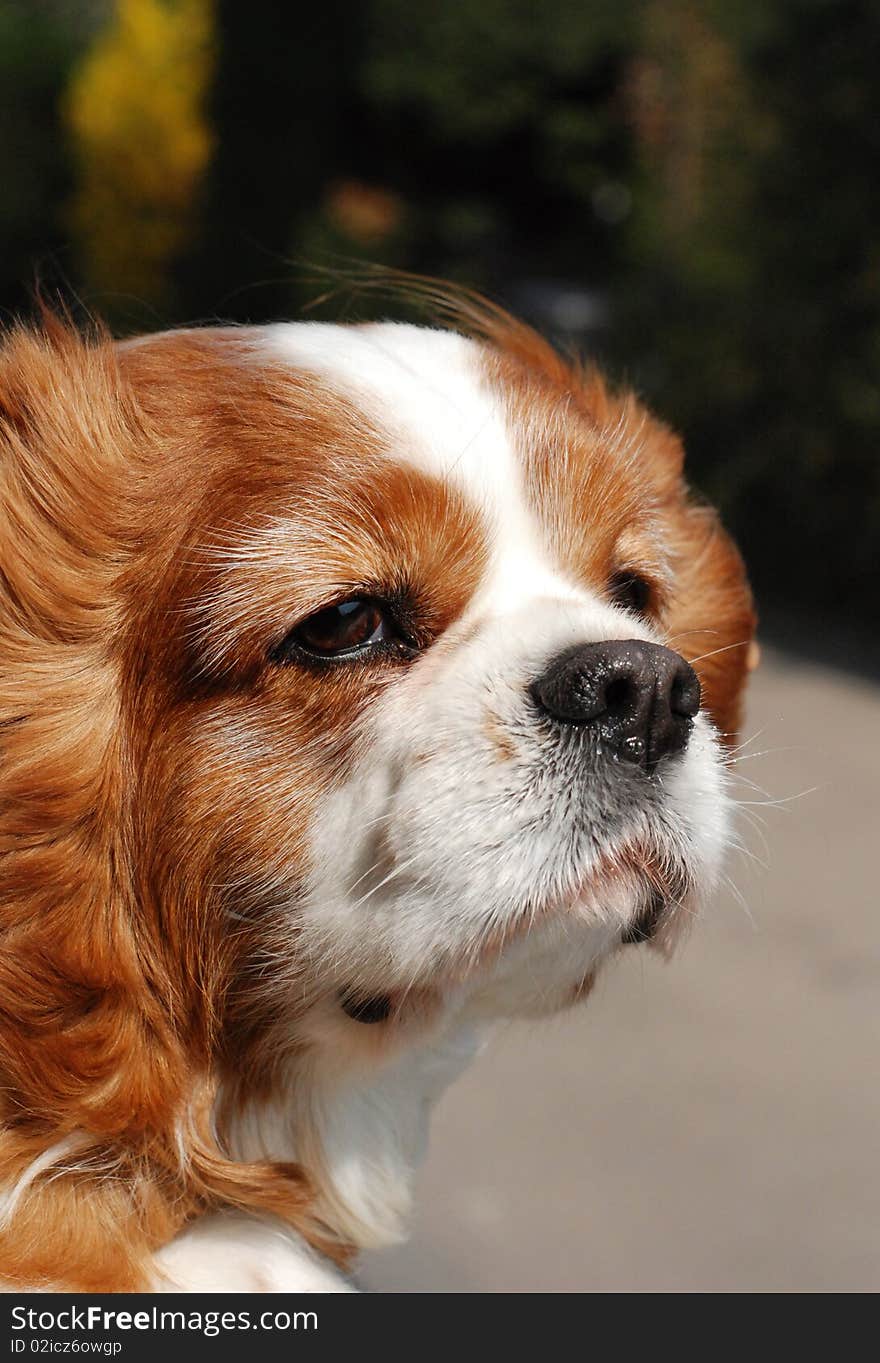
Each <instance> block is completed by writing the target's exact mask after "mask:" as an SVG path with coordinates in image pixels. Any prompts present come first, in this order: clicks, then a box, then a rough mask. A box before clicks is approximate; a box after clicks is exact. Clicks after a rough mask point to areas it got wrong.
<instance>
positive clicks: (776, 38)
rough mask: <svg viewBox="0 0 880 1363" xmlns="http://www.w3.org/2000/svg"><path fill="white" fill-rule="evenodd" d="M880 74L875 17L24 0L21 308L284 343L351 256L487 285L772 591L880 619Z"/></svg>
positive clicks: (854, 1) (13, 300)
mask: <svg viewBox="0 0 880 1363" xmlns="http://www.w3.org/2000/svg"><path fill="white" fill-rule="evenodd" d="M157 39H158V41H157ZM878 53H880V6H878V5H877V4H876V3H874V0H738V2H737V4H736V5H731V4H729V3H724V2H723V0H581V3H579V4H573V3H571V0H542V3H541V5H535V4H534V3H533V0H419V3H418V4H413V3H412V0H362V2H361V3H355V4H352V3H351V2H350V0H325V3H324V4H323V5H322V6H321V7H320V9H319V10H316V11H315V12H313V13H310V14H309V13H304V12H303V11H302V9H301V7H299V6H292V5H280V4H278V3H277V0H248V3H246V4H245V3H242V0H92V3H86V0H80V3H74V0H69V3H68V2H65V0H0V175H2V183H3V185H4V193H3V195H2V196H0V246H2V251H0V302H2V303H3V305H4V306H5V307H6V308H7V309H17V308H21V307H22V306H24V305H25V304H26V298H27V290H28V287H29V286H30V285H31V284H32V282H33V277H34V272H35V269H38V270H39V272H40V273H41V274H42V275H43V276H45V275H46V274H47V273H48V274H49V275H50V276H51V274H52V272H53V269H54V272H55V274H56V276H59V277H61V278H63V279H64V281H65V282H66V284H67V286H68V287H69V288H71V289H73V290H74V291H76V292H78V293H79V294H80V295H81V296H82V297H83V298H84V299H85V301H86V302H87V304H88V305H89V306H90V307H92V308H94V309H95V310H96V311H98V312H103V313H104V314H105V315H108V316H109V318H110V320H111V321H112V322H113V323H114V324H115V325H116V326H118V327H119V328H120V329H123V330H131V329H134V328H136V327H138V326H144V325H147V326H154V325H157V324H163V325H164V324H169V323H173V322H176V321H179V320H186V319H196V318H199V319H200V318H208V317H212V316H215V315H220V316H224V317H229V318H234V319H243V318H249V319H255V320H259V319H261V318H264V317H268V316H277V315H281V314H285V313H287V314H290V313H293V312H296V311H297V310H298V308H299V307H300V306H301V304H302V303H303V302H305V301H306V300H307V298H308V296H309V294H310V293H311V294H314V293H315V292H318V291H320V290H319V288H317V287H316V286H315V285H314V284H308V283H307V282H304V276H308V274H309V270H308V268H307V267H306V268H304V267H303V262H308V261H311V260H315V259H318V260H326V259H327V258H328V256H332V255H333V253H339V254H341V255H344V256H347V257H356V258H364V259H370V260H374V261H379V262H384V263H388V264H394V265H398V266H401V267H404V268H409V269H416V270H422V271H426V272H431V273H436V274H445V275H449V276H451V277H453V278H456V279H460V280H463V281H466V282H468V283H471V284H474V285H476V286H478V287H482V288H484V289H486V290H488V291H490V292H491V293H493V294H494V295H495V296H497V297H499V298H500V299H501V300H502V301H505V300H506V301H509V302H510V303H511V304H512V305H513V306H515V307H517V308H520V309H523V308H525V310H526V311H527V312H531V313H532V314H533V316H534V318H535V320H537V321H538V322H539V323H540V324H541V325H543V326H544V327H545V328H546V329H549V330H550V331H551V332H553V333H554V334H555V335H556V336H557V338H558V339H559V340H560V341H561V342H563V343H569V342H570V343H574V344H577V345H579V346H580V347H581V348H588V349H591V350H595V351H597V352H598V353H599V354H600V356H601V357H602V359H603V360H604V361H605V362H606V364H608V365H609V366H610V367H611V368H612V371H613V372H615V373H616V374H617V375H618V376H619V377H621V378H624V379H626V380H627V381H630V382H633V383H635V384H636V385H637V386H638V387H639V388H640V389H641V390H642V391H643V392H644V393H645V394H646V396H648V397H649V398H650V399H651V401H652V402H653V403H654V404H655V406H656V407H657V408H658V410H659V411H660V412H661V413H662V414H663V415H665V416H666V417H667V418H668V419H669V420H670V421H672V422H673V423H674V424H676V425H678V426H679V427H680V428H681V429H682V430H683V432H684V434H685V436H686V438H687V441H688V446H689V450H690V457H691V469H692V472H693V476H694V478H695V480H696V482H697V483H698V484H699V485H700V486H701V487H703V488H704V489H705V490H706V491H707V492H709V493H711V494H712V495H713V496H716V497H718V498H719V499H720V500H721V502H722V504H723V506H724V508H725V511H726V514H727V517H728V520H729V521H730V522H731V523H732V525H733V527H734V529H735V530H736V531H737V533H738V534H739V535H740V537H741V538H742V540H743V542H744V544H745V547H746V551H747V555H748V557H749V560H750V563H751V566H752V569H753V572H754V575H755V578H756V580H757V583H758V586H759V590H760V592H761V593H762V594H763V595H764V596H765V597H766V598H767V599H770V600H772V599H776V600H778V601H781V602H786V603H790V604H793V605H807V606H810V605H812V606H816V605H820V606H822V607H823V608H825V609H833V610H834V611H843V612H845V613H850V614H851V615H852V616H853V617H855V616H856V615H857V614H858V613H860V612H861V613H862V614H864V612H865V611H866V610H867V609H868V608H870V607H873V602H874V599H875V594H876V591H877V587H878V585H880V584H878V581H877V578H878V559H880V456H878V445H880V237H878V232H877V226H876V224H877V222H878V220H880V176H878V169H880V81H878V79H877V74H876V73H877V58H878ZM212 73H213V75H212ZM50 262H51V265H50ZM351 306H353V307H354V310H355V312H357V311H358V310H364V308H365V304H364V303H363V301H360V302H357V303H355V304H354V305H351ZM603 319H604V320H603Z"/></svg>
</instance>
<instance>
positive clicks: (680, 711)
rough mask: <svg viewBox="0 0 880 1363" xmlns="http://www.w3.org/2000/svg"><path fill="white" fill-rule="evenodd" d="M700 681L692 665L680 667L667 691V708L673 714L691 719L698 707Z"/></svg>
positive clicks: (700, 697)
mask: <svg viewBox="0 0 880 1363" xmlns="http://www.w3.org/2000/svg"><path fill="white" fill-rule="evenodd" d="M701 700H702V694H701V691H700V681H699V678H698V677H697V674H696V672H695V671H694V670H693V668H692V667H690V666H688V665H687V664H685V666H684V667H680V668H679V669H678V671H677V673H676V675H675V680H674V681H673V683H672V689H671V690H670V693H669V708H670V710H671V711H672V713H673V714H674V715H680V716H682V717H683V718H684V719H693V718H694V717H695V716H696V714H697V713H698V711H699V709H700V702H701Z"/></svg>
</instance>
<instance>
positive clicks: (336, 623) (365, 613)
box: [269, 596, 418, 668]
mask: <svg viewBox="0 0 880 1363" xmlns="http://www.w3.org/2000/svg"><path fill="white" fill-rule="evenodd" d="M346 608H348V609H347V610H346ZM322 617H323V622H322ZM361 619H363V626H364V630H365V631H366V632H365V634H364V637H363V638H355V642H354V643H352V644H350V645H347V644H346V643H345V640H344V634H345V630H344V626H345V624H346V622H347V621H348V622H350V623H351V624H353V625H354V629H355V634H356V632H357V626H358V622H359V621H360V620H361ZM322 623H323V625H324V630H325V637H326V640H327V645H328V646H327V647H322V646H321V645H320V644H315V643H314V638H313V639H312V640H311V641H310V640H309V638H308V634H307V632H308V630H309V627H310V626H311V627H312V634H313V636H314V634H315V630H317V634H318V636H320V634H321V626H322ZM334 627H337V632H338V634H339V636H340V640H341V646H340V647H333V646H332V645H333V633H334ZM417 652H418V645H417V644H416V643H415V642H414V641H413V640H412V639H411V638H410V637H408V635H407V633H406V631H405V629H404V627H403V626H402V624H401V620H400V612H399V610H397V609H396V608H395V606H394V605H393V604H392V603H391V602H389V601H387V600H383V599H380V598H376V597H369V596H363V597H349V598H347V599H346V600H344V601H339V602H335V603H333V604H331V605H329V606H324V607H322V608H321V610H318V611H314V612H313V613H312V614H311V615H309V616H307V617H306V618H305V619H304V620H301V621H300V622H299V624H297V625H295V626H294V628H293V629H292V630H290V631H289V633H288V634H287V635H286V636H285V637H284V639H282V640H281V642H280V643H279V644H276V645H275V647H274V648H273V649H272V650H271V651H270V654H269V657H270V660H271V661H272V662H275V663H282V664H284V663H293V662H296V663H300V664H302V665H304V666H309V667H318V668H325V667H337V666H343V665H347V666H350V665H352V664H355V663H357V664H363V663H365V662H366V661H368V660H370V659H375V658H377V657H383V658H387V659H394V658H397V659H402V658H407V659H408V658H411V657H413V656H415V654H416V653H417Z"/></svg>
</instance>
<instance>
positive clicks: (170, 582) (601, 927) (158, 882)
mask: <svg viewBox="0 0 880 1363" xmlns="http://www.w3.org/2000/svg"><path fill="white" fill-rule="evenodd" d="M471 323H472V327H471V330H472V333H475V334H472V335H471V336H470V337H466V336H465V335H463V334H459V333H457V332H449V331H438V330H427V329H416V328H413V327H409V326H402V325H394V324H381V325H370V326H359V327H344V328H343V327H335V326H325V325H321V324H297V325H280V326H276V327H269V328H264V329H249V330H242V331H235V330H228V331H223V330H213V331H203V332H182V333H177V334H165V335H161V336H157V337H152V338H144V339H141V340H138V341H136V342H129V343H126V344H125V345H123V346H121V347H118V348H115V349H114V348H113V347H112V346H110V345H109V344H108V343H106V342H101V343H97V344H93V343H88V342H86V343H84V342H82V341H81V340H79V339H77V338H75V337H73V336H71V335H70V334H67V333H62V332H59V333H58V334H55V335H53V336H49V337H34V336H27V335H19V336H17V337H15V338H14V339H13V340H12V341H11V342H10V343H9V345H8V347H7V351H6V357H5V360H4V361H3V365H4V368H3V374H2V392H0V410H2V413H3V429H4V436H5V442H6V452H5V454H4V456H3V465H2V475H3V477H4V479H5V490H4V500H5V515H6V519H7V531H6V534H5V540H4V544H3V550H2V553H3V558H2V562H0V570H2V579H0V581H2V587H0V591H2V598H3V616H4V618H3V620H2V622H0V725H2V729H0V744H2V749H3V769H2V774H0V785H2V791H3V806H4V809H3V815H2V823H0V838H2V852H3V859H2V862H0V893H2V907H0V914H2V919H0V922H2V928H3V931H4V934H5V938H4V954H3V959H2V965H0V975H2V978H0V1016H2V1018H3V1019H4V1025H3V1028H2V1029H0V1032H2V1040H0V1046H2V1070H3V1075H2V1078H3V1087H4V1098H3V1102H4V1103H5V1104H6V1109H5V1123H6V1130H7V1138H6V1155H5V1160H6V1166H7V1167H8V1170H9V1171H10V1176H14V1175H15V1171H16V1170H21V1169H22V1168H25V1167H28V1166H26V1163H23V1161H24V1160H25V1153H29V1154H30V1155H31V1156H33V1151H34V1150H35V1149H36V1148H38V1147H39V1148H43V1149H45V1148H46V1147H47V1145H48V1144H49V1143H50V1142H49V1139H48V1138H49V1136H51V1137H52V1140H53V1141H58V1140H61V1141H62V1142H65V1141H66V1142H68V1143H70V1142H72V1143H73V1144H72V1145H70V1149H74V1148H80V1147H79V1146H77V1143H78V1142H79V1143H81V1145H82V1148H85V1149H86V1150H87V1151H91V1152H92V1153H91V1155H90V1156H89V1157H90V1158H93V1159H94V1158H96V1156H95V1154H94V1151H95V1150H96V1149H97V1148H98V1147H99V1146H100V1148H101V1149H102V1150H104V1151H105V1156H106V1150H107V1149H108V1148H109V1146H110V1145H112V1147H113V1150H114V1152H115V1155H114V1157H115V1158H119V1151H120V1150H121V1149H125V1150H127V1151H129V1152H136V1157H137V1159H138V1160H140V1161H141V1166H142V1167H146V1163H149V1165H150V1168H151V1170H152V1171H153V1172H152V1174H151V1178H152V1184H151V1186H153V1187H154V1188H155V1187H156V1186H157V1176H156V1172H155V1171H156V1166H157V1164H160V1165H162V1169H163V1172H162V1176H161V1179H159V1180H158V1182H159V1183H162V1180H164V1184H163V1190H162V1191H161V1192H155V1195H154V1201H155V1203H156V1206H157V1207H158V1208H161V1210H156V1211H154V1212H153V1213H151V1215H152V1217H153V1221H150V1217H149V1216H146V1215H144V1216H142V1218H141V1220H142V1223H143V1225H144V1226H145V1227H146V1229H145V1230H144V1235H145V1237H146V1239H147V1240H149V1239H150V1238H152V1239H154V1240H155V1239H156V1238H161V1236H162V1235H163V1234H164V1233H165V1231H164V1230H163V1229H162V1226H163V1225H164V1223H163V1221H162V1218H163V1217H167V1216H168V1215H169V1213H168V1195H167V1188H165V1184H168V1183H169V1182H170V1184H172V1185H173V1186H174V1187H175V1188H176V1189H177V1191H176V1193H175V1196H177V1198H178V1202H179V1203H180V1204H181V1205H183V1203H182V1201H181V1194H180V1185H181V1180H183V1181H184V1182H185V1181H186V1180H187V1179H188V1180H189V1182H188V1184H187V1186H188V1188H189V1190H190V1192H189V1196H190V1202H188V1203H187V1204H186V1206H187V1208H188V1209H191V1208H192V1206H194V1205H196V1204H201V1205H203V1204H204V1203H205V1202H206V1201H210V1200H212V1199H213V1200H215V1201H233V1202H234V1201H236V1200H238V1201H239V1202H240V1203H242V1204H245V1205H247V1204H248V1203H253V1202H259V1200H260V1198H261V1197H262V1198H263V1202H264V1204H265V1203H266V1201H267V1198H268V1194H267V1193H265V1189H263V1191H261V1188H262V1187H263V1185H265V1186H268V1184H269V1182H271V1180H270V1179H269V1178H268V1174H267V1173H266V1171H263V1172H262V1174H260V1173H259V1172H256V1173H253V1174H252V1176H250V1177H251V1182H250V1183H248V1176H247V1175H246V1174H245V1173H243V1172H242V1171H241V1169H238V1168H237V1167H235V1168H236V1172H230V1170H231V1169H232V1168H233V1166H227V1165H226V1163H225V1162H224V1161H223V1160H222V1159H221V1158H220V1156H219V1154H218V1153H217V1149H216V1144H212V1142H215V1136H214V1135H213V1134H212V1128H211V1122H210V1120H209V1115H208V1114H209V1109H210V1107H211V1105H212V1101H213V1097H212V1095H213V1093H214V1089H215V1086H216V1084H217V1082H218V1080H221V1081H222V1080H224V1079H225V1080H226V1090H227V1092H234V1094H235V1099H234V1101H235V1102H242V1101H245V1102H246V1101H247V1100H248V1096H249V1095H251V1094H254V1093H257V1092H262V1093H265V1092H267V1091H268V1090H271V1087H272V1085H273V1084H274V1083H276V1082H278V1075H279V1073H280V1070H281V1068H283V1067H284V1066H285V1065H286V1064H287V1063H288V1062H289V1060H290V1058H291V1057H292V1056H295V1055H303V1054H306V1053H316V1052H321V1050H322V1049H323V1050H324V1051H326V1052H327V1053H328V1054H332V1055H333V1056H334V1063H336V1064H340V1065H342V1066H344V1065H345V1064H346V1063H351V1064H359V1063H361V1062H362V1061H363V1060H364V1059H365V1058H369V1057H370V1056H371V1055H375V1054H376V1053H378V1052H382V1051H385V1050H387V1049H389V1048H395V1047H400V1046H403V1045H405V1044H406V1041H407V1038H408V1037H409V1036H422V1035H424V1033H425V1031H426V1030H427V1029H430V1028H431V1027H432V1026H433V1025H435V1024H437V1023H438V1022H440V1021H442V1020H444V1019H446V1018H447V1017H448V1016H449V1014H450V1012H452V1011H459V1012H462V1013H480V1014H483V1015H499V1014H506V1015H510V1014H531V1013H534V1012H540V1011H551V1010H554V1009H557V1008H559V1007H561V1006H564V1005H566V1004H568V1003H570V1002H572V1001H573V1000H574V999H575V998H576V997H579V996H580V995H582V994H583V993H584V992H586V990H587V988H588V986H589V982H590V981H591V979H592V977H593V975H594V973H595V971H596V969H597V967H598V966H599V965H600V964H601V961H602V960H603V958H605V957H606V956H607V955H608V954H609V953H611V952H612V951H614V950H615V949H617V948H618V947H619V946H620V945H621V944H622V943H627V942H633V941H639V940H643V939H645V938H651V937H656V938H657V940H658V941H659V942H661V943H663V942H665V941H668V940H669V939H671V937H672V935H673V934H674V932H675V930H676V928H677V927H678V926H679V925H680V924H681V923H682V922H684V921H685V920H686V919H687V918H688V916H689V915H690V914H692V912H693V910H694V908H695V906H696V905H697V903H698V902H699V900H700V898H701V897H703V896H704V895H705V893H706V892H707V891H708V890H709V889H710V888H711V887H712V884H713V882H714V880H715V877H716V873H717V870H718V865H719V861H720V858H721V855H722V852H723V850H724V846H725V842H726V839H727V829H728V799H727V796H726V794H725V768H724V745H725V744H726V743H729V742H730V741H731V737H732V735H733V734H734V732H735V730H736V727H737V720H738V707H739V701H740V693H741V690H742V683H743V678H744V675H745V670H746V664H747V654H748V646H749V641H750V639H751V635H752V629H753V616H752V610H751V604H750V599H749V594H748V590H747V587H746V584H745V580H744V575H743V571H742V566H741V563H740V560H739V558H738V555H737V553H736V550H735V549H734V548H733V546H732V544H731V542H730V540H729V539H728V538H727V536H726V535H725V533H724V532H723V530H722V529H721V527H720V526H719V524H718V521H717V519H716V517H715V515H714V513H713V512H712V511H711V510H709V509H707V508H706V507H704V506H702V505H699V504H696V503H694V502H693V501H692V500H691V499H690V498H689V496H688V493H687V489H686V487H685V485H684V483H683V481H682V454H681V448H680V445H679V442H678V441H677V439H676V438H675V437H674V436H673V435H672V434H671V433H670V432H669V431H668V430H667V429H666V428H665V427H663V426H661V425H660V424H659V423H658V422H656V421H655V420H653V419H652V418H651V417H650V416H649V415H648V414H647V413H646V412H645V410H644V409H643V408H642V407H641V406H640V405H639V404H638V403H637V402H636V401H635V400H634V399H633V398H632V397H630V396H625V397H616V396H614V395H612V394H611V393H609V391H608V390H607V389H606V387H605V386H604V385H603V383H602V382H601V380H600V379H599V378H598V377H596V376H595V375H592V374H588V373H584V372H581V371H580V370H578V369H577V368H575V367H573V366H571V365H568V364H565V363H564V362H563V361H562V360H560V359H559V357H558V356H557V355H556V354H555V352H553V351H552V350H551V349H550V348H549V347H548V346H546V345H545V344H544V343H543V342H541V341H539V340H538V338H536V337H535V336H534V335H533V334H532V333H531V332H529V331H528V330H527V329H525V328H522V327H520V326H517V325H515V324H513V323H509V322H507V321H506V320H505V319H503V318H501V317H500V316H499V315H498V314H495V313H492V312H487V313H485V314H482V315H480V316H478V317H476V318H473V317H472V318H471ZM199 1094H201V1095H202V1096H201V1097H199V1096H198V1095H199ZM200 1103H201V1104H202V1106H203V1108H204V1113H203V1114H202V1115H203V1117H204V1120H202V1119H201V1117H199V1116H198V1115H194V1114H197V1110H198V1108H199V1104H200ZM214 1115H215V1116H216V1113H215V1114H214ZM10 1132H14V1133H15V1137H16V1140H12V1139H11V1137H10V1135H9V1133H10ZM187 1133H188V1134H187ZM16 1141H17V1144H16ZM102 1142H103V1144H101V1143H102ZM169 1142H170V1144H172V1145H173V1144H175V1143H176V1148H177V1150H178V1155H179V1160H178V1162H177V1164H175V1159H176V1158H177V1157H175V1156H172V1154H170V1153H169V1149H170V1146H169ZM83 1143H84V1144H83ZM184 1147H185V1148H184ZM67 1149H68V1147H67V1146H65V1150H67ZM23 1152H24V1153H23ZM131 1157H132V1158H134V1155H132V1156H131ZM16 1161H17V1163H16ZM145 1162H146V1163H145ZM172 1166H174V1168H173V1169H172ZM184 1170H185V1171H186V1172H185V1177H184V1172H183V1171H184ZM288 1173H289V1171H288ZM261 1179H262V1184H261ZM288 1182H290V1180H289V1179H288ZM245 1185H247V1186H245ZM279 1206H280V1203H279ZM286 1214H288V1215H290V1214H291V1213H290V1211H289V1209H288V1211H287V1212H286ZM151 1227H152V1228H151ZM7 1271H8V1270H7Z"/></svg>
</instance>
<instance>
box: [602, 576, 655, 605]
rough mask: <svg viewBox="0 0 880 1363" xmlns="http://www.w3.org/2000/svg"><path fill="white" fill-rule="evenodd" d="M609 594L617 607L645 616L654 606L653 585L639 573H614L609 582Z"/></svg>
mask: <svg viewBox="0 0 880 1363" xmlns="http://www.w3.org/2000/svg"><path fill="white" fill-rule="evenodd" d="M608 593H609V595H610V597H611V600H612V601H613V602H614V604H615V606H622V607H623V609H624V610H628V611H634V612H635V613H636V615H645V614H646V613H647V612H648V611H649V610H650V609H651V604H652V597H653V593H652V591H651V584H650V582H648V581H647V580H646V579H645V578H644V577H641V576H640V575H639V574H638V573H632V572H627V571H625V570H624V571H621V572H619V573H612V575H611V578H610V579H609V582H608Z"/></svg>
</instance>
